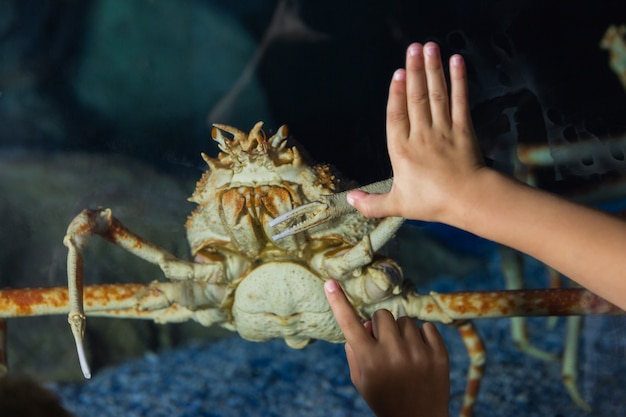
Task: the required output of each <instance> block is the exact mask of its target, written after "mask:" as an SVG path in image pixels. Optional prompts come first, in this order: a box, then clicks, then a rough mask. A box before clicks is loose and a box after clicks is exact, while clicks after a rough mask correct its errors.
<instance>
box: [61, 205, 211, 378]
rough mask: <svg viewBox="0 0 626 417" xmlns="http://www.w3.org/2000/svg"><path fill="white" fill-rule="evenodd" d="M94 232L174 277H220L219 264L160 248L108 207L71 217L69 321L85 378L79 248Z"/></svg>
mask: <svg viewBox="0 0 626 417" xmlns="http://www.w3.org/2000/svg"><path fill="white" fill-rule="evenodd" d="M94 234H97V235H100V236H102V237H104V238H105V239H107V240H109V241H111V242H112V243H114V244H115V245H117V246H120V247H122V248H124V249H126V250H127V251H128V252H130V253H132V254H134V255H135V256H138V257H139V258H142V259H144V260H146V261H148V262H150V263H153V264H156V265H158V266H159V267H160V268H161V270H162V271H163V273H164V274H165V276H166V277H167V278H170V279H174V280H191V279H193V278H194V277H195V276H198V275H199V274H202V276H204V277H207V278H211V277H220V276H221V275H222V265H221V264H219V263H215V264H200V263H191V262H186V261H183V260H180V259H178V258H176V257H175V256H174V255H172V254H171V253H169V252H168V251H166V250H165V249H163V248H160V247H158V246H156V245H154V244H152V243H150V242H147V241H146V240H144V239H142V238H141V237H140V236H138V235H136V234H134V233H132V232H131V231H130V230H128V229H127V228H126V227H125V226H124V225H123V224H122V223H121V222H120V221H119V220H117V219H116V218H115V217H113V215H112V213H111V210H110V209H97V210H83V211H82V212H81V213H80V214H79V215H78V216H76V217H75V218H74V220H72V222H71V223H70V225H69V226H68V228H67V234H66V235H65V238H64V239H63V244H64V245H65V246H67V248H68V256H67V278H68V287H69V300H68V301H69V305H70V311H69V315H68V322H69V323H70V327H71V329H72V334H73V335H74V340H75V342H76V349H77V352H78V357H79V360H80V364H81V368H82V370H83V374H84V375H85V378H90V376H91V372H90V371H89V366H88V364H87V361H86V355H85V350H84V346H83V337H84V333H85V321H86V319H85V312H84V309H83V299H82V293H83V257H82V251H83V249H84V247H85V246H86V245H87V242H88V241H89V239H90V238H91V236H93V235H94Z"/></svg>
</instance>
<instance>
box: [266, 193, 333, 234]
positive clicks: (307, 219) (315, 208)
mask: <svg viewBox="0 0 626 417" xmlns="http://www.w3.org/2000/svg"><path fill="white" fill-rule="evenodd" d="M302 216H304V219H303V220H302V219H301V218H302ZM329 217H330V213H329V211H328V204H325V203H324V202H323V201H314V202H312V203H308V204H304V205H302V206H299V207H296V208H295V209H293V210H290V211H288V212H286V213H283V214H281V215H280V216H278V217H276V218H275V219H273V220H272V221H270V222H269V225H270V226H272V227H276V226H277V225H279V224H281V223H288V224H290V225H289V227H287V228H286V229H285V230H283V231H282V232H280V233H277V234H275V235H273V236H272V239H273V240H275V241H276V240H280V239H282V238H284V237H287V236H291V235H295V234H296V233H300V232H303V231H305V230H308V229H310V228H311V227H314V226H317V225H318V224H321V223H323V222H324V221H325V220H327V219H328V220H330V219H329Z"/></svg>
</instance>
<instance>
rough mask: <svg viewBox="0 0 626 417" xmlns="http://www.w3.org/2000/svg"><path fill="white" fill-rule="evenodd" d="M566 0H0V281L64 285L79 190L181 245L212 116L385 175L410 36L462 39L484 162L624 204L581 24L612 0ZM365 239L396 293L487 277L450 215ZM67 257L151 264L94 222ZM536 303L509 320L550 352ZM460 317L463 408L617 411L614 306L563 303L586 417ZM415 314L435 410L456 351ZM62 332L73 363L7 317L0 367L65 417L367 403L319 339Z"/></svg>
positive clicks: (499, 341) (485, 258)
mask: <svg viewBox="0 0 626 417" xmlns="http://www.w3.org/2000/svg"><path fill="white" fill-rule="evenodd" d="M582 3H583V2H572V3H570V2H559V1H553V2H546V1H532V0H526V1H522V0H519V1H510V2H506V3H505V2H501V1H495V0H493V1H478V0H475V1H451V0H448V1H439V2H419V1H409V0H390V1H374V0H369V1H355V0H344V1H340V2H337V1H335V2H331V1H327V0H322V1H307V0H300V1H296V0H291V1H288V0H279V1H252V0H240V1H236V2H231V1H226V0H184V1H183V0H181V1H166V0H90V1H83V2H74V1H70V0H65V1H63V0H58V1H44V0H40V1H33V0H25V1H24V0H23V1H20V0H1V1H0V288H8V287H12V288H25V287H38V286H43V287H50V286H63V285H65V284H66V271H65V262H66V256H67V252H66V248H65V247H64V246H63V245H62V239H63V236H64V234H65V230H66V228H67V225H68V224H69V222H70V221H71V220H72V218H74V216H75V215H76V214H77V213H78V212H80V210H82V209H83V208H86V207H98V206H106V207H111V208H112V210H113V212H114V213H115V215H116V217H118V218H119V219H121V220H122V221H123V222H124V224H125V225H126V226H128V227H129V228H130V229H132V230H133V231H135V232H137V233H138V234H139V235H141V236H143V237H145V238H146V239H147V240H149V241H151V242H154V243H157V244H158V245H160V246H162V247H164V248H166V249H168V250H170V251H171V252H173V253H174V254H176V255H177V256H180V257H183V258H184V257H187V256H189V255H188V254H189V249H188V246H187V242H186V239H185V231H184V224H185V221H186V218H187V215H188V214H189V213H190V212H191V210H192V209H193V208H194V205H193V204H192V203H190V202H188V201H187V198H188V197H189V196H190V195H191V193H192V191H193V189H194V185H195V182H196V181H197V180H198V178H199V177H200V176H201V174H202V172H203V171H204V170H205V168H206V164H205V163H204V161H203V160H202V158H201V157H200V153H201V152H205V153H207V154H209V155H210V156H215V155H216V153H217V146H216V145H215V143H214V142H213V141H212V140H211V138H210V125H211V124H212V123H222V124H228V125H232V126H236V127H238V128H240V129H241V130H243V131H248V130H249V129H250V128H251V127H252V126H253V125H254V123H256V122H257V121H259V120H262V121H264V122H265V124H264V128H265V129H266V131H268V132H274V131H275V130H276V129H278V127H279V126H280V125H282V124H287V125H288V126H289V131H290V133H291V135H293V137H294V138H295V139H296V140H297V141H298V142H299V143H300V144H301V145H302V146H303V147H304V148H305V149H306V150H307V151H308V153H309V155H310V157H311V158H312V159H313V160H315V161H318V162H327V163H330V164H332V165H333V166H334V167H336V168H337V169H338V170H339V171H340V172H341V173H342V174H343V175H345V176H346V177H347V178H350V179H353V180H355V181H357V182H359V183H362V184H365V183H369V182H373V181H376V180H380V179H384V178H387V177H389V176H390V174H391V168H390V165H389V161H388V157H387V152H386V144H385V126H384V122H385V105H386V99H387V89H388V84H389V81H390V79H391V74H392V73H393V71H394V70H395V69H396V68H398V67H401V66H402V65H403V64H404V51H405V48H406V46H407V45H408V44H409V43H411V42H414V41H418V42H426V41H429V40H433V41H436V42H438V43H439V45H440V46H441V49H442V55H443V56H444V58H445V57H447V56H449V55H451V54H453V53H461V54H463V55H464V57H465V59H466V62H467V65H468V70H469V79H470V94H471V103H472V115H473V118H474V124H475V128H476V130H477V133H478V136H479V140H480V145H481V149H482V151H483V154H484V155H485V156H486V157H487V158H489V159H491V160H493V161H494V165H495V166H496V167H497V168H498V169H500V170H502V171H505V172H508V173H511V174H517V175H521V176H523V178H525V179H527V180H529V181H532V182H533V183H534V184H535V185H537V186H538V187H541V188H545V189H547V190H549V191H552V192H555V193H559V194H562V195H564V196H566V197H568V198H573V199H576V200H579V201H581V202H584V203H585V204H592V205H595V206H597V207H599V208H601V209H605V210H608V211H611V212H615V213H621V212H625V211H626V181H625V173H626V161H625V155H626V89H625V87H626V85H623V84H622V83H621V82H620V78H619V76H618V75H617V74H616V73H615V72H614V71H613V70H612V69H611V67H610V65H609V57H610V56H611V52H610V51H609V50H607V49H606V48H603V47H601V41H602V39H603V38H605V34H606V32H607V29H608V28H609V27H610V26H612V25H616V26H619V25H623V24H626V4H624V2H620V1H608V0H604V1H595V2H585V4H582ZM618 44H619V43H618ZM533 150H536V151H537V153H536V154H538V155H540V156H541V159H536V160H535V163H534V165H532V166H531V165H529V162H531V159H530V158H531V157H529V156H528V155H530V154H531V153H532V152H531V151H533ZM537 209H538V210H539V209H540V208H537ZM386 251H387V254H388V255H389V256H392V257H393V258H394V259H396V260H397V261H398V262H399V264H400V265H401V266H402V268H403V271H404V275H405V277H407V278H408V279H411V280H412V281H413V282H415V284H416V286H417V287H418V289H419V290H420V292H428V291H430V290H436V291H439V292H449V291H458V290H484V289H501V288H504V279H503V277H502V272H501V268H500V260H501V259H500V256H501V252H500V248H498V247H497V245H495V244H493V243H491V242H487V241H484V240H482V239H479V238H476V237H474V236H470V235H468V234H466V233H463V232H460V231H458V230H454V229H451V228H447V227H443V226H440V225H432V224H422V223H416V222H410V223H409V224H407V225H406V226H404V227H403V229H402V230H401V231H400V232H399V233H398V236H397V237H396V239H394V241H393V242H391V243H390V244H389V245H388V247H387V248H386ZM524 261H525V267H524V268H525V269H524V271H525V275H526V277H527V283H526V285H527V286H528V287H531V288H541V287H544V286H547V285H548V281H547V274H546V270H545V268H544V267H543V266H542V265H540V264H539V263H538V262H536V261H534V260H532V259H529V258H524ZM85 265H86V280H87V284H96V283H114V282H144V283H147V282H150V281H152V280H155V279H156V280H162V279H163V278H162V272H161V271H160V270H159V269H158V268H157V267H155V266H153V265H149V264H147V263H145V262H143V261H141V260H139V259H137V258H135V257H133V256H131V255H129V254H127V253H125V252H124V251H122V250H120V249H119V248H115V247H113V246H112V245H110V244H108V243H106V242H103V241H102V240H101V239H98V238H96V239H93V240H92V242H90V245H89V247H88V248H87V251H86V254H85ZM625 273H626V271H625ZM548 322H549V320H548V319H544V318H533V319H529V320H528V333H529V335H530V338H531V341H532V343H533V344H535V345H536V346H538V347H539V348H541V349H545V350H548V351H549V352H552V353H554V354H555V355H560V354H561V352H562V349H563V343H564V338H565V322H566V321H565V319H563V318H561V319H559V320H557V321H556V324H554V325H553V326H550V325H548ZM476 325H477V327H478V329H479V332H480V333H481V336H483V338H484V339H485V345H486V348H487V370H486V372H485V377H484V380H483V385H482V390H481V393H480V395H479V398H478V401H477V405H476V415H480V416H491V415H493V416H496V415H513V414H514V413H515V414H520V415H528V416H578V415H580V416H607V415H612V416H613V415H621V414H625V413H626V396H625V395H624V394H623V392H624V386H626V376H625V375H626V373H625V372H624V371H625V369H624V368H625V367H626V360H625V359H626V320H625V319H624V317H622V316H619V317H587V318H585V320H584V323H583V327H582V334H581V337H580V339H579V352H578V360H579V367H578V369H579V375H578V378H579V381H578V388H579V390H580V392H581V394H582V396H583V398H584V400H585V401H587V402H588V403H589V404H590V405H591V406H592V409H593V411H591V412H585V411H583V410H581V409H580V408H578V407H576V405H575V404H574V403H573V402H572V401H571V399H570V398H569V396H568V393H567V391H566V390H565V388H564V387H563V384H562V382H561V376H560V362H559V361H544V360H540V359H536V358H534V357H531V356H529V355H527V354H524V353H522V352H520V351H519V350H518V349H517V348H516V347H515V345H514V343H513V341H512V340H511V338H510V335H509V332H510V321H509V320H507V319H485V320H477V321H476ZM439 328H440V329H441V331H442V332H443V335H444V337H445V339H446V343H447V345H448V347H449V350H450V355H451V359H452V369H451V372H452V403H451V411H452V413H453V414H452V415H454V414H456V413H457V412H458V410H459V408H460V401H461V397H462V393H463V390H464V387H465V372H466V371H467V354H466V352H465V348H464V347H463V345H462V344H461V342H460V338H459V336H458V334H457V331H456V330H455V329H453V328H449V327H446V326H439ZM86 340H87V346H88V350H89V355H90V363H91V364H92V367H93V369H94V371H95V375H94V377H93V379H92V380H90V381H88V382H85V381H83V379H82V375H81V373H80V369H79V367H78V363H77V360H76V353H75V348H74V345H73V341H72V338H71V334H70V332H69V329H68V326H67V319H66V317H64V316H53V317H36V318H16V319H11V320H9V321H8V358H9V366H10V372H12V373H16V374H18V373H24V374H28V375H31V376H33V377H34V378H36V379H37V380H39V381H41V382H43V383H46V384H48V386H50V387H52V388H53V389H54V390H55V391H56V392H57V393H58V394H59V395H60V396H61V398H62V400H63V402H64V404H65V405H66V406H67V407H68V409H70V410H72V411H73V412H74V413H76V415H77V416H85V417H87V416H107V415H114V414H115V415H126V416H133V415H137V416H140V415H141V416H143V415H150V416H160V415H177V416H240V415H248V416H278V415H300V416H309V415H310V416H317V415H320V416H321V415H326V416H328V415H337V416H351V415H354V416H356V415H371V412H370V411H369V410H368V409H367V407H366V406H365V404H364V403H363V401H362V400H361V399H360V397H359V396H358V394H357V393H356V391H355V389H354V388H353V387H352V385H351V383H350V380H349V374H348V367H347V364H346V362H345V356H344V352H343V347H342V346H341V345H333V344H329V343H326V342H317V343H314V344H312V345H311V346H309V347H307V348H305V349H304V350H292V349H289V348H287V347H286V346H285V344H284V343H283V342H281V341H275V342H270V343H263V344H258V343H252V342H248V341H245V340H242V339H240V338H239V337H238V336H237V335H236V334H232V333H230V332H227V331H225V330H222V329H217V328H209V329H207V328H203V327H201V326H200V325H199V324H197V323H182V324H168V325H157V324H154V323H152V322H147V321H139V320H116V319H99V318H90V319H89V320H88V326H87V333H86Z"/></svg>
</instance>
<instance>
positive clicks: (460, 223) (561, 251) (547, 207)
mask: <svg viewBox="0 0 626 417" xmlns="http://www.w3.org/2000/svg"><path fill="white" fill-rule="evenodd" d="M476 176H477V178H476V179H475V181H473V184H472V185H471V186H468V187H467V189H466V190H465V193H464V194H463V195H461V196H459V199H458V200H457V201H455V202H453V204H454V206H453V207H451V210H450V213H448V214H447V215H448V218H447V219H445V222H446V223H448V224H451V225H453V226H457V227H459V228H462V229H464V230H467V231H469V232H471V233H474V234H477V235H479V236H482V237H484V238H487V239H490V240H493V241H496V242H499V243H501V244H503V245H506V246H510V247H512V248H514V249H517V250H520V251H522V252H524V253H527V254H529V255H531V256H533V257H535V258H537V259H539V260H541V261H542V262H544V263H546V264H548V265H550V266H552V267H553V268H555V269H556V270H558V271H559V272H561V273H563V274H564V275H566V276H568V277H569V278H571V279H573V280H575V281H577V282H578V283H580V284H581V285H583V286H585V287H587V288H588V289H590V290H591V291H593V292H596V293H597V294H598V295H600V296H601V297H604V298H606V299H607V300H609V301H611V302H612V303H614V304H616V305H618V306H620V307H621V308H623V309H626V256H624V251H625V250H626V223H624V222H622V221H621V220H619V219H617V218H615V217H613V216H611V215H608V214H606V213H602V212H599V211H596V210H594V209H591V208H588V207H585V206H582V205H578V204H575V203H571V202H569V201H567V200H564V199H561V198H559V197H556V196H554V195H551V194H548V193H545V192H542V191H538V190H536V189H534V188H531V187H529V186H527V185H525V184H522V183H520V182H518V181H516V180H514V179H512V178H509V177H506V176H504V175H501V174H499V173H497V172H495V171H492V170H490V169H483V170H481V172H480V173H478V174H477V175H476Z"/></svg>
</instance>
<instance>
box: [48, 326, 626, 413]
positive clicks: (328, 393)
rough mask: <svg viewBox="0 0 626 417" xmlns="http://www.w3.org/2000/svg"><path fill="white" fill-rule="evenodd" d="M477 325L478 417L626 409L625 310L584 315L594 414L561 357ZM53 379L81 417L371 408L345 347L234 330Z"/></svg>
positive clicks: (459, 361)
mask: <svg viewBox="0 0 626 417" xmlns="http://www.w3.org/2000/svg"><path fill="white" fill-rule="evenodd" d="M545 323H546V322H545V320H544V319H537V318H535V319H531V320H530V322H529V330H530V332H531V334H533V335H534V338H535V339H536V340H537V345H538V346H540V347H542V348H545V349H548V350H550V351H553V352H559V351H560V349H561V345H562V340H563V327H564V326H563V319H561V321H560V322H559V325H558V326H557V328H556V330H545ZM477 325H478V328H479V331H480V332H481V334H482V335H483V336H484V338H485V340H486V345H487V349H488V350H489V353H488V367H487V370H486V372H485V376H484V380H483V384H482V388H481V394H480V396H479V399H478V403H477V405H476V410H475V415H476V416H483V417H485V416H515V415H517V416H522V415H523V416H526V417H531V416H551V417H557V416H568V417H576V416H580V417H592V416H621V415H626V396H625V395H624V382H625V381H626V360H625V352H626V320H625V318H624V317H589V318H587V319H586V323H585V330H584V336H583V338H582V340H581V345H580V348H581V351H580V368H579V369H580V371H579V372H580V375H579V384H578V386H579V388H580V390H581V393H582V395H583V397H584V398H585V400H586V401H588V402H589V404H590V405H591V406H592V407H593V411H592V412H591V413H587V412H585V411H583V410H581V409H579V408H577V407H576V406H575V405H574V404H573V402H572V401H571V400H570V398H569V396H568V394H567V392H566V390H565V388H564V387H563V385H562V383H561V378H560V364H559V362H558V361H543V360H539V359H535V358H532V357H529V356H528V355H525V354H522V353H520V352H518V351H517V350H516V349H515V348H514V347H513V346H512V343H511V341H510V337H509V330H508V329H509V324H508V321H507V320H504V319H489V320H482V321H478V322H477ZM441 331H442V334H443V335H444V338H445V339H446V342H447V345H448V348H449V351H450V357H451V377H452V378H451V379H452V388H451V393H452V401H451V404H450V410H451V415H452V416H454V415H457V414H458V411H459V409H460V403H461V399H462V395H463V391H464V386H465V372H466V369H467V356H466V354H465V351H464V348H463V346H462V345H461V342H460V339H459V337H458V335H457V333H456V330H454V329H452V328H449V327H446V326H442V327H441ZM542 331H543V334H542ZM52 387H53V389H54V390H55V391H56V392H57V393H58V394H59V395H60V396H61V398H62V400H63V403H64V404H65V405H66V407H67V408H68V409H70V410H71V411H72V412H74V413H75V414H76V415H77V416H82V417H90V416H93V417H96V416H97V417H108V416H111V417H121V416H125V417H139V416H151V417H161V416H162V417H172V416H178V417H218V416H221V417H226V416H259V417H274V416H301V417H309V416H311V417H313V416H316V417H317V416H319V417H321V416H324V417H332V416H372V415H373V414H372V413H371V412H370V411H369V409H368V408H367V406H366V404H365V403H364V401H363V400H362V399H361V398H360V397H359V395H358V393H357V392H356V390H355V389H354V387H353V386H352V384H351V382H350V379H349V373H348V367H347V364H346V361H345V355H344V352H343V346H342V345H334V344H329V343H325V342H317V343H313V344H312V345H310V346H309V347H307V348H305V349H304V350H293V349H290V348H288V347H287V346H286V345H285V344H284V343H283V342H282V341H274V342H270V343H252V342H247V341H245V340H242V339H240V338H238V337H233V338H228V339H224V340H220V341H218V342H215V343H211V344H200V343H199V344H195V345H191V346H188V347H186V348H181V349H176V350H171V351H166V352H162V353H160V354H147V355H146V356H145V357H143V358H141V359H138V360H135V361H132V362H129V363H126V364H123V365H121V366H119V367H116V368H110V369H106V370H104V371H102V372H100V373H98V374H97V375H95V377H94V378H93V379H92V380H90V381H89V382H86V383H84V384H72V385H53V386H52Z"/></svg>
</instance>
